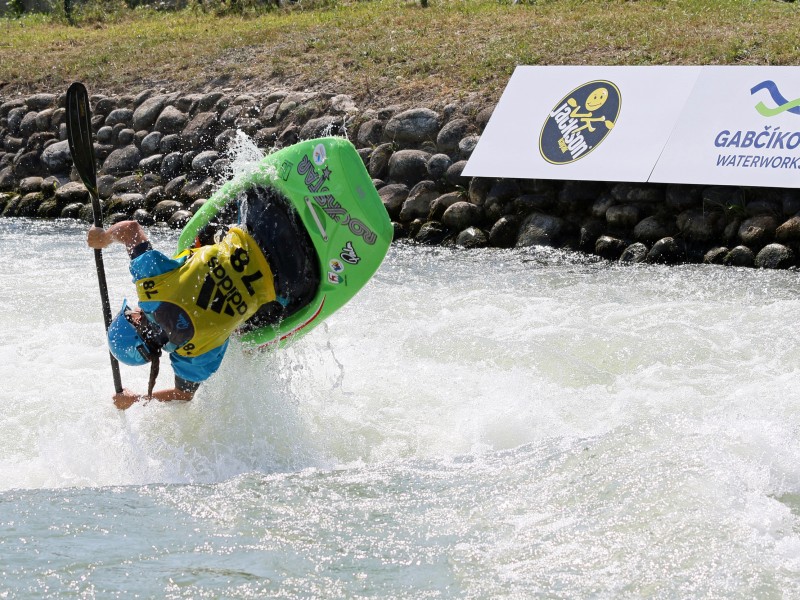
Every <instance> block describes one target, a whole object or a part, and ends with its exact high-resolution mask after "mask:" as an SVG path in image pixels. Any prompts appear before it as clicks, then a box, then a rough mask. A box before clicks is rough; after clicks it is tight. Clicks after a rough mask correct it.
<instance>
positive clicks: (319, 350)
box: [0, 219, 800, 598]
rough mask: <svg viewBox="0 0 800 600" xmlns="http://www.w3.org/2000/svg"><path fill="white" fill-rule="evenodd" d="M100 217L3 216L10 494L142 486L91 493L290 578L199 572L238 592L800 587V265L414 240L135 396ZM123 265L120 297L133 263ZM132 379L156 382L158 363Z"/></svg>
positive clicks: (1, 299)
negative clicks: (311, 309)
mask: <svg viewBox="0 0 800 600" xmlns="http://www.w3.org/2000/svg"><path fill="white" fill-rule="evenodd" d="M84 230H85V227H84V226H82V225H75V224H68V223H58V224H49V223H48V224H40V223H35V222H33V221H26V220H9V219H6V220H0V255H2V256H6V257H10V256H15V257H16V259H15V260H5V261H3V263H2V266H0V286H2V290H3V293H2V294H1V295H0V327H1V328H2V332H3V336H2V339H0V381H2V382H3V385H2V386H0V423H2V424H3V426H2V427H1V428H0V490H2V491H4V494H5V496H6V498H7V501H9V502H17V503H19V505H20V506H22V505H24V504H25V502H26V499H27V501H31V499H32V498H33V499H36V498H39V497H38V496H36V495H35V494H37V493H47V494H55V495H56V496H57V497H60V498H61V499H62V500H63V499H67V500H68V499H69V498H72V497H75V496H76V495H79V494H84V493H83V492H79V491H75V490H74V488H75V487H76V486H78V487H85V486H90V487H91V488H98V487H101V486H109V485H125V486H135V487H133V488H130V489H128V488H126V489H128V490H129V491H125V492H119V491H102V490H101V491H98V492H97V493H96V496H95V497H94V500H93V502H94V504H92V503H90V504H89V506H95V508H93V509H92V510H94V511H95V513H96V512H97V510H98V509H97V508H96V504H98V503H99V504H100V505H105V504H108V505H109V506H112V507H113V506H117V502H120V501H121V500H120V498H119V496H120V494H122V496H124V497H125V500H124V502H130V501H131V497H134V498H135V499H136V502H140V503H144V504H145V505H146V506H148V507H149V508H148V509H147V510H148V511H149V512H148V514H149V515H150V518H151V519H153V520H155V521H156V522H159V521H163V522H165V523H166V522H170V521H169V519H172V518H173V514H175V513H177V514H178V515H181V519H183V521H181V522H179V523H178V524H175V525H171V526H170V527H172V529H169V531H172V532H173V534H174V535H173V534H171V535H172V537H169V536H168V538H165V540H164V542H163V543H164V545H165V547H166V548H168V552H169V553H172V556H176V555H180V553H181V552H185V553H186V557H187V558H186V560H187V561H189V560H190V559H189V556H194V558H192V559H191V560H192V561H195V562H196V561H197V560H200V561H201V562H203V561H204V560H208V561H211V558H210V557H211V556H216V555H221V556H227V554H226V548H228V549H229V550H230V553H232V554H231V556H233V555H237V553H238V555H241V556H242V558H241V560H242V561H244V563H242V562H239V563H238V564H239V567H240V568H244V567H243V566H242V564H246V566H247V568H251V569H252V571H253V572H254V573H261V574H262V575H264V574H263V571H264V569H266V570H267V571H268V572H269V573H272V575H271V576H272V581H273V582H276V581H278V582H281V583H280V585H278V584H276V583H273V584H270V583H269V582H266V581H265V582H262V583H260V584H258V585H255V587H253V585H250V587H248V585H246V582H243V583H242V585H241V588H239V587H236V586H235V585H234V587H225V586H224V585H216V584H212V583H208V582H209V581H210V580H208V579H203V577H204V576H202V575H197V577H198V578H199V579H198V581H205V582H206V583H205V584H204V585H205V586H206V587H203V585H200V584H197V585H199V587H198V588H197V590H206V591H208V590H209V589H213V590H215V593H219V594H222V595H225V596H226V597H236V596H239V597H248V593H251V597H252V595H253V594H254V595H256V596H257V595H258V594H256V593H255V592H254V591H253V590H255V591H256V592H259V591H260V592H262V593H263V592H266V591H268V592H269V593H272V594H277V593H284V594H285V595H286V596H288V597H302V595H303V593H308V590H315V589H319V590H326V589H327V590H328V591H327V592H320V594H319V596H320V597H325V596H327V597H336V596H337V594H338V595H339V596H342V595H344V596H353V595H357V594H359V593H361V591H363V590H368V592H367V595H370V594H372V595H374V596H376V595H379V596H382V597H424V596H425V595H433V596H436V595H439V596H442V597H476V598H478V597H486V598H498V597H522V596H525V597H530V596H533V595H536V594H539V595H542V596H548V597H564V598H567V597H592V596H596V597H615V598H618V597H699V596H704V595H705V596H710V597H742V598H748V597H755V596H760V597H772V596H774V597H780V596H781V595H782V594H785V593H789V594H792V593H798V592H800V583H799V582H800V560H798V558H797V557H798V551H800V537H799V536H798V534H797V531H798V526H800V521H799V520H798V515H800V500H798V498H800V466H798V465H800V441H798V440H800V403H798V400H797V391H796V390H797V389H798V384H800V369H798V365H800V344H798V337H797V333H796V328H795V327H794V321H795V320H796V319H795V315H796V314H797V312H798V310H799V309H800V297H799V296H798V293H797V291H796V290H797V285H796V284H797V273H796V272H771V271H763V270H761V271H758V270H744V269H743V270H739V269H730V268H714V267H701V266H685V267H677V268H666V267H653V266H650V267H624V268H622V267H616V266H611V265H608V264H606V263H602V262H596V261H591V260H586V259H583V258H580V257H577V256H575V255H571V254H567V253H560V252H554V251H545V250H535V251H497V250H486V251H478V252H453V251H450V250H446V249H431V248H413V247H408V246H402V245H401V246H393V247H392V249H391V250H390V253H389V256H388V257H387V261H386V262H385V264H384V266H383V267H382V268H381V269H380V270H379V272H378V273H377V275H376V276H375V278H374V279H373V280H372V281H371V282H370V283H369V284H368V285H367V286H366V288H365V289H364V291H363V293H361V294H360V295H359V296H357V297H356V298H355V299H354V300H353V302H351V303H350V304H349V305H348V306H346V307H345V308H344V309H342V310H341V311H340V312H339V313H337V314H336V315H334V316H333V317H332V318H330V319H329V320H328V321H327V322H326V326H324V327H320V328H318V329H316V330H315V331H314V332H312V333H311V334H309V335H308V336H307V337H305V338H303V339H302V340H301V341H300V342H298V343H297V344H296V345H295V346H293V347H291V348H289V349H287V350H285V351H281V352H277V353H273V354H256V355H250V354H246V353H244V352H242V351H241V348H240V347H238V346H237V345H236V344H234V345H233V346H232V347H231V349H230V350H229V352H228V355H227V356H226V359H225V361H224V363H223V367H222V369H221V370H220V372H219V373H218V374H217V376H215V377H214V379H213V380H211V381H210V382H209V383H208V384H207V385H205V386H203V387H202V388H201V390H200V391H199V392H198V394H197V397H196V398H195V400H193V401H192V402H191V403H189V404H187V405H177V404H175V405H170V404H160V405H159V404H149V405H136V406H134V407H133V408H131V409H130V410H128V411H126V412H124V413H120V412H119V411H117V410H116V409H114V408H113V405H112V404H111V400H110V398H111V395H112V393H113V389H112V382H111V374H110V367H109V362H108V355H107V350H106V346H105V342H104V335H103V331H102V324H101V315H100V305H99V299H98V292H97V284H96V279H95V274H94V266H93V262H92V257H91V252H90V251H88V250H87V249H86V247H85V242H84V238H85V232H84ZM154 239H155V244H156V246H157V247H158V248H160V249H163V250H170V249H171V248H173V247H174V245H175V241H176V235H175V234H174V232H168V231H159V230H156V232H155V233H154ZM105 258H106V267H107V271H108V280H109V285H110V295H111V299H112V305H113V306H114V307H117V306H119V304H120V303H121V301H122V298H123V297H124V296H126V295H129V296H130V295H132V294H133V293H134V291H133V286H132V284H131V283H130V276H129V274H128V273H127V260H126V257H125V256H124V252H122V251H121V249H120V248H115V249H109V250H108V251H106V252H105ZM171 375H172V374H171V371H170V369H169V368H168V361H164V366H163V368H162V375H161V378H160V382H161V384H162V385H169V384H170V382H171ZM122 377H123V383H124V384H125V385H126V386H127V387H130V388H132V389H135V390H143V389H144V388H145V386H146V382H147V370H146V369H134V368H125V367H124V368H123V373H122ZM176 483H177V484H186V485H185V486H178V487H176V486H174V485H164V484H176ZM49 488H56V491H53V492H47V491H46V490H47V489H49ZM12 490H16V491H12ZM26 490H29V491H26ZM58 490H61V491H58ZM40 491H41V492H40ZM26 494H28V496H26ZM36 501H37V502H38V501H39V500H36ZM86 510H87V511H89V508H87V509H86ZM121 512H122V516H121V517H120V519H121V521H120V522H119V523H118V525H117V526H118V527H124V526H125V523H128V524H129V527H130V529H129V530H125V531H126V536H128V537H130V538H132V541H131V543H133V544H134V546H135V544H136V543H137V542H136V539H137V538H136V535H135V532H134V530H135V529H136V527H137V526H136V525H135V521H134V520H133V517H131V520H130V521H127V520H126V519H128V517H126V516H125V514H126V513H125V511H124V510H123V511H121ZM92 514H94V513H92ZM70 518H73V519H77V520H78V521H81V520H86V522H90V521H91V519H92V518H93V517H92V516H91V514H88V513H87V514H86V515H84V514H83V513H79V514H77V516H75V515H73V517H70ZM30 519H31V521H30V523H33V522H34V521H35V517H34V516H31V517H30ZM1 522H2V511H0V523H1ZM17 526H18V525H17ZM28 526H29V527H30V528H32V529H35V530H36V531H38V529H36V527H38V526H35V525H33V524H29V525H28ZM153 526H154V527H155V525H153ZM41 527H42V531H46V530H47V529H46V525H45V524H42V525H41ZM234 530H235V531H237V532H238V533H236V534H235V535H233V538H232V537H231V535H232V534H231V533H230V532H231V531H234ZM193 531H200V532H201V537H203V536H204V537H203V539H204V540H205V542H204V543H205V544H207V546H208V547H207V548H206V550H203V546H202V545H201V546H194V547H190V546H191V544H189V542H188V541H186V539H187V536H188V537H189V538H191V535H190V534H191V532H193ZM42 535H45V534H44V533H42ZM165 535H166V534H165ZM192 543H195V544H196V543H197V542H192ZM15 544H16V542H15ZM187 544H188V545H187ZM14 547H16V546H14ZM147 547H148V545H147V544H145V543H144V542H142V548H143V550H142V553H143V554H142V555H141V556H142V557H143V558H142V560H141V561H140V562H137V563H136V564H135V565H133V566H131V565H129V566H128V567H126V569H128V570H130V571H132V572H134V573H137V572H140V573H142V574H144V573H146V572H147V567H146V565H147V561H148V560H149V559H148V554H147V552H148V551H147V550H146V548H147ZM192 548H194V550H193V549H192ZM334 549H339V550H334ZM22 550H23V547H22V546H20V553H22ZM234 550H235V551H236V552H234ZM206 551H207V552H208V554H204V552H206ZM198 552H199V553H200V556H201V558H199V559H198V558H197V556H198V554H197V553H198ZM193 553H194V554H193ZM248 553H255V554H253V555H252V556H253V557H255V556H257V557H258V560H255V559H253V562H252V564H251V563H250V562H249V561H250V559H248V558H247V557H248V556H249V555H248ZM20 556H22V554H20ZM202 556H206V558H202ZM265 557H270V558H269V559H268V560H267V558H265ZM151 558H152V559H153V560H155V559H156V558H157V557H151ZM251 558H252V557H251ZM54 560H57V559H55V558H54ZM265 560H266V562H267V563H269V564H272V563H271V562H270V561H273V560H274V563H275V567H274V568H275V571H270V570H269V569H268V568H266V567H265V566H264V564H265V562H264V561H265ZM179 562H180V561H179ZM211 562H213V561H211ZM186 564H189V563H188V562H187V563H186ZM192 564H194V563H192ZM176 568H177V567H176ZM109 569H110V567H109ZM137 569H138V570H137ZM245 570H246V569H245ZM275 573H284V574H287V573H288V575H280V576H279V575H276V574H275ZM108 577H110V578H111V579H113V574H111V571H108ZM232 577H233V576H232ZM264 577H269V575H264ZM235 579H236V578H235V577H233V580H235ZM214 581H216V580H214ZM259 581H260V580H259ZM365 582H366V583H365ZM251 583H252V582H251ZM141 585H142V587H140V588H137V589H138V590H139V591H140V592H142V593H143V594H144V595H147V594H148V593H153V594H156V595H157V594H158V593H159V592H160V591H163V590H164V589H165V587H164V586H166V584H164V583H163V582H162V583H159V582H158V580H156V581H155V583H153V584H152V585H153V586H154V587H153V588H149V587H147V586H148V585H150V584H141ZM187 585H188V584H187ZM326 585H327V586H329V587H328V588H326V587H325V586H326ZM259 586H261V587H259ZM404 586H406V587H404ZM187 589H188V588H187ZM248 590H249V592H248ZM304 590H305V592H304ZM401 590H406V592H402V591H401ZM198 595H201V594H198Z"/></svg>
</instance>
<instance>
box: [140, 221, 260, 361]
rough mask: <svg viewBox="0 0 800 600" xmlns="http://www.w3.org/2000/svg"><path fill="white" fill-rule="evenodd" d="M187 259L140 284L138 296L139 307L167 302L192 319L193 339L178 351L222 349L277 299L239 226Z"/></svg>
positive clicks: (257, 251)
mask: <svg viewBox="0 0 800 600" xmlns="http://www.w3.org/2000/svg"><path fill="white" fill-rule="evenodd" d="M187 254H188V255H189V256H188V258H187V259H186V262H185V263H183V265H182V266H180V267H179V268H177V269H174V270H172V271H169V272H167V273H163V274H162V275H157V276H155V277H145V278H143V279H139V280H137V281H136V294H137V296H138V297H139V302H147V301H150V302H152V301H159V302H169V303H171V304H175V305H177V306H179V307H180V308H181V309H182V310H183V311H184V313H185V314H186V315H188V317H189V319H191V321H192V326H193V327H194V335H193V336H192V338H191V339H190V340H189V341H188V342H187V343H185V344H184V345H183V346H181V347H180V348H178V349H177V350H176V352H177V353H178V354H180V355H182V356H197V355H198V354H203V353H204V352H207V351H209V350H212V349H214V348H217V347H218V346H221V345H222V344H224V343H225V340H227V339H228V338H229V337H230V335H231V333H233V332H234V330H235V329H236V328H237V327H239V326H240V325H241V324H242V323H244V322H245V321H246V320H247V319H249V318H250V317H251V316H253V314H254V313H255V312H256V311H257V310H258V308H259V307H260V306H261V305H262V304H266V303H267V302H272V301H273V300H275V286H274V282H273V278H272V271H271V270H270V268H269V264H268V263H267V259H266V258H265V257H264V254H263V253H262V252H261V250H260V249H259V247H258V245H257V244H256V242H255V240H254V239H253V238H252V237H250V235H249V234H247V233H246V232H245V231H243V230H242V229H239V228H238V227H232V228H231V229H230V230H229V231H228V234H227V235H226V236H225V237H224V238H223V240H222V241H221V242H219V243H217V244H214V245H212V246H202V247H201V248H192V249H190V250H186V251H184V252H182V253H181V254H179V255H178V257H180V256H185V255H187ZM176 258H177V257H176Z"/></svg>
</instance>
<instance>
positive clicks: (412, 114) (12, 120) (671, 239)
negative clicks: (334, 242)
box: [0, 90, 800, 268]
mask: <svg viewBox="0 0 800 600" xmlns="http://www.w3.org/2000/svg"><path fill="white" fill-rule="evenodd" d="M91 100H92V108H93V119H92V125H93V127H94V131H95V133H96V140H95V153H96V156H97V159H98V167H99V177H98V189H99V193H100V196H101V198H102V201H103V206H104V214H105V215H106V218H107V220H109V221H116V220H120V219H123V218H134V219H137V220H139V221H140V222H142V223H143V224H145V225H152V224H155V223H166V224H167V225H169V226H171V227H176V228H177V227H181V226H182V225H183V224H184V223H185V222H186V220H187V219H188V218H189V217H190V216H191V214H192V213H193V212H194V211H195V210H197V208H198V207H199V206H200V205H202V202H203V201H204V200H205V199H207V198H208V197H209V196H210V195H211V194H212V193H213V191H214V190H215V189H216V187H218V185H219V184H220V183H221V181H223V180H224V178H225V177H226V176H227V175H228V174H229V173H230V157H229V155H228V151H229V148H230V146H231V144H232V142H233V141H234V140H235V139H237V132H239V131H241V132H244V133H245V134H247V135H248V136H249V137H250V138H251V139H252V140H253V141H254V142H255V144H256V145H257V146H258V147H259V148H263V149H271V148H278V147H285V146H287V145H290V144H293V143H295V142H297V141H298V140H301V139H310V138H314V137H319V136H322V135H346V136H347V137H348V138H349V139H350V140H351V141H352V142H353V143H354V144H355V146H356V147H357V148H358V149H359V153H360V155H361V156H362V158H363V160H364V163H365V165H366V166H367V169H368V170H369V173H370V175H371V176H372V177H373V179H374V181H375V185H376V187H377V188H378V191H379V194H380V196H381V198H382V199H383V202H384V205H385V206H386V209H387V211H388V213H389V215H390V216H391V218H392V221H393V222H394V225H395V236H396V238H401V237H404V238H409V239H412V240H415V241H417V242H420V243H424V244H455V245H458V246H462V247H466V248H475V247H483V246H492V247H501V248H510V247H515V246H516V247H523V246H532V245H545V246H551V247H557V248H571V249H576V250H581V251H584V252H588V253H594V254H597V255H599V256H601V257H603V258H606V259H609V260H615V261H616V260H618V261H622V262H659V263H678V262H686V261H689V262H708V263H715V264H726V265H736V266H760V267H768V268H787V267H792V266H796V265H797V264H798V260H799V259H800V195H798V194H797V193H796V192H795V191H794V190H785V189H767V188H757V189H756V188H748V189H743V188H735V187H704V186H680V185H658V184H649V185H643V184H631V183H605V182H581V181H544V180H510V179H485V178H467V177H464V176H463V175H462V171H463V169H464V166H465V165H466V160H467V159H468V158H469V156H470V154H471V152H472V150H473V149H474V147H475V145H476V143H477V140H478V137H479V135H480V133H481V132H482V130H483V128H484V127H485V125H486V123H487V122H488V119H489V116H490V115H491V111H492V107H481V106H475V105H472V104H468V103H465V104H459V103H454V104H451V105H448V106H443V107H440V108H438V109H437V110H432V109H429V108H416V109H410V110H409V109H402V108H400V107H387V108H385V109H381V110H372V109H370V110H359V108H358V107H357V106H356V105H355V103H354V102H353V100H352V99H351V98H350V97H348V96H342V95H339V96H336V95H326V94H320V93H299V92H285V91H276V92H273V93H265V94H263V95H259V96H254V95H238V94H236V93H233V92H231V91H230V90H225V91H220V92H215V93H206V94H180V93H172V94H170V93H163V92H159V91H156V90H148V91H145V92H143V93H140V94H138V95H136V96H133V95H131V96H121V97H104V96H94V97H92V99H91ZM64 117H65V110H64V94H59V95H56V94H47V93H42V94H36V95H33V96H30V97H27V98H14V99H10V98H2V97H0V213H2V215H3V216H6V217H15V216H24V217H34V218H36V217H39V218H59V217H61V218H71V219H82V220H85V221H91V220H92V217H91V214H92V213H91V204H90V202H89V197H88V192H87V190H86V189H85V188H84V186H83V185H82V184H81V183H80V182H79V181H78V178H77V175H76V174H75V173H74V170H73V169H72V161H71V157H70V153H69V148H68V145H67V142H66V126H65V118H64ZM534 133H535V132H534ZM531 135H532V134H531ZM532 148H534V147H533V146H532ZM532 151H533V150H532Z"/></svg>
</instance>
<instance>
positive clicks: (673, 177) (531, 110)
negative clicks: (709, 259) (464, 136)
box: [464, 66, 800, 187]
mask: <svg viewBox="0 0 800 600" xmlns="http://www.w3.org/2000/svg"><path fill="white" fill-rule="evenodd" d="M798 163H800V68H798V67H659V66H653V67H598V66H590V67H518V68H517V69H516V70H515V71H514V74H513V75H512V77H511V79H510V81H509V84H508V86H507V88H506V90H505V92H504V93H503V96H502V98H501V99H500V102H499V103H498V105H497V107H496V109H495V111H494V113H493V114H492V118H491V119H490V121H489V123H488V125H487V126H486V130H485V131H484V132H483V135H482V136H481V139H480V141H479V142H478V145H477V147H476V148H475V151H474V152H473V154H472V156H471V157H470V160H469V162H468V163H467V166H466V168H465V169H464V175H466V176H468V177H475V176H477V177H504V178H521V179H572V180H593V181H631V182H646V181H652V182H671V183H695V184H724V185H752V186H773V187H800V177H798V176H797V175H800V173H796V171H797V170H798V169H800V164H798Z"/></svg>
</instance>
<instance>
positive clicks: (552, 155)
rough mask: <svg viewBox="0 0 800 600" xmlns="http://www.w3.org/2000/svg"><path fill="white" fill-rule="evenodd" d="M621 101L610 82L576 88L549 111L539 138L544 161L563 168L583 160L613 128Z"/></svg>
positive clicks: (595, 82) (616, 89) (589, 83)
mask: <svg viewBox="0 0 800 600" xmlns="http://www.w3.org/2000/svg"><path fill="white" fill-rule="evenodd" d="M621 106H622V98H621V96H620V93H619V89H618V88H617V86H616V85H614V84H613V83H611V82H610V81H603V80H598V81H590V82H588V83H584V84H583V85H581V86H580V87H577V88H575V89H574V90H572V91H571V92H570V93H569V94H567V95H566V96H565V97H564V98H562V99H561V100H560V101H559V102H558V103H557V104H556V105H555V108H553V110H552V111H550V114H549V115H548V117H547V120H545V122H544V126H543V127H542V133H541V134H540V135H539V152H540V153H541V154H542V158H544V159H545V160H546V161H547V162H549V163H552V164H554V165H566V164H569V163H572V162H575V161H576V160H578V159H579V158H583V157H584V156H586V155H587V154H589V153H590V152H591V151H592V150H594V149H595V148H596V147H597V146H599V145H600V142H602V141H603V140H604V139H606V136H607V135H608V134H609V133H610V132H611V130H612V129H614V124H615V123H616V122H617V118H618V117H619V111H620V108H621Z"/></svg>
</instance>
